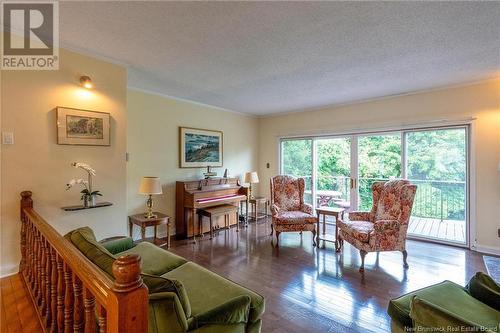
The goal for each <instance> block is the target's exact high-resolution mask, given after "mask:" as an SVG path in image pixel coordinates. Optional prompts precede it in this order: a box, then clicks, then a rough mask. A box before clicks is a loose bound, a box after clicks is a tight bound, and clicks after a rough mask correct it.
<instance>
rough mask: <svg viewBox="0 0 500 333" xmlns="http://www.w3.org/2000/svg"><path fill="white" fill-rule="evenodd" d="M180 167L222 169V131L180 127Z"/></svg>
mask: <svg viewBox="0 0 500 333" xmlns="http://www.w3.org/2000/svg"><path fill="white" fill-rule="evenodd" d="M179 142H180V149H179V152H180V154H179V155H180V156H179V158H180V167H181V168H202V167H208V166H210V167H221V166H222V155H223V135H222V132H221V131H212V130H205V129H199V128H189V127H179Z"/></svg>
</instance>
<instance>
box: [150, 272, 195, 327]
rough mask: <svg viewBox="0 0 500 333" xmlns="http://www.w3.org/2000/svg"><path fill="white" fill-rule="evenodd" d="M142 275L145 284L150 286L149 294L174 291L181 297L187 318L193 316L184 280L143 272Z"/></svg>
mask: <svg viewBox="0 0 500 333" xmlns="http://www.w3.org/2000/svg"><path fill="white" fill-rule="evenodd" d="M141 277H142V280H143V281H144V284H145V285H146V286H147V287H148V292H149V294H155V293H161V292H168V291H170V292H174V293H175V294H176V295H177V298H179V301H180V303H181V305H182V309H183V310H184V314H185V315H186V318H189V317H191V305H190V304H189V298H188V295H187V293H186V289H185V288H184V285H183V284H182V282H180V281H178V280H175V279H168V278H166V277H162V276H156V275H151V274H145V273H141Z"/></svg>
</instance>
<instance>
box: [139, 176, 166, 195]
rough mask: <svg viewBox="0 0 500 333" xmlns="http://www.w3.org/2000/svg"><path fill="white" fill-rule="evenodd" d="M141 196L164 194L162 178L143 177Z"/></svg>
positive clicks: (140, 189)
mask: <svg viewBox="0 0 500 333" xmlns="http://www.w3.org/2000/svg"><path fill="white" fill-rule="evenodd" d="M139 193H140V194H162V191H161V184H160V178H158V177H142V180H141V186H139Z"/></svg>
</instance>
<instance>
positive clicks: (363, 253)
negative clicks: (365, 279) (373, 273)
mask: <svg viewBox="0 0 500 333" xmlns="http://www.w3.org/2000/svg"><path fill="white" fill-rule="evenodd" d="M366 253H367V252H366V251H365V250H359V254H360V255H361V266H360V267H359V272H360V273H363V272H364V271H365V256H366Z"/></svg>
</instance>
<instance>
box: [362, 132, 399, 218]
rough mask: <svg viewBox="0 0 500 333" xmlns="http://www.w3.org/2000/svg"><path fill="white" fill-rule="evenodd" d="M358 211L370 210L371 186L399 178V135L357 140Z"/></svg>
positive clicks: (366, 137) (365, 137)
mask: <svg viewBox="0 0 500 333" xmlns="http://www.w3.org/2000/svg"><path fill="white" fill-rule="evenodd" d="M358 165H359V170H358V172H359V181H358V190H359V209H360V210H365V211H366V210H370V209H371V208H372V201H373V198H372V191H371V187H372V184H373V183H374V182H376V181H387V180H389V179H390V178H400V177H401V135H400V134H399V133H397V134H383V135H370V136H361V137H359V140H358Z"/></svg>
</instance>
